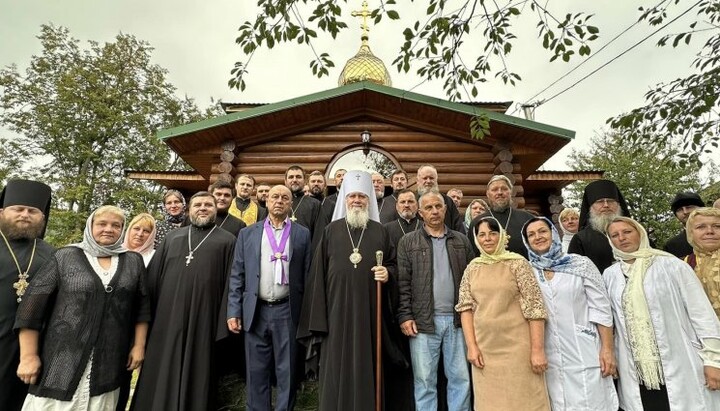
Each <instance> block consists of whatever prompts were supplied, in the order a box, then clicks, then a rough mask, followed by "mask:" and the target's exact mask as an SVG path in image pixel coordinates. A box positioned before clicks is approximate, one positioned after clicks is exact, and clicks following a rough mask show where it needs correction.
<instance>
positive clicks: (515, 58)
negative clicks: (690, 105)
mask: <svg viewBox="0 0 720 411" xmlns="http://www.w3.org/2000/svg"><path fill="white" fill-rule="evenodd" d="M368 1H369V3H370V6H371V7H372V6H373V3H377V2H378V0H368ZM398 2H399V3H407V2H404V1H398ZM421 3H423V4H424V2H422V1H420V0H415V3H413V4H414V5H416V6H419V5H420V4H421ZM549 3H550V6H551V7H552V8H553V9H555V10H559V11H558V15H559V16H563V15H564V14H565V13H567V12H571V11H585V12H589V13H594V14H595V17H594V18H593V20H592V21H593V24H594V25H596V26H599V27H600V29H601V38H600V39H599V40H598V41H597V42H595V44H592V45H591V47H592V48H593V50H597V49H599V48H600V47H601V46H602V45H603V44H605V43H606V42H607V41H609V40H610V39H611V38H612V37H614V36H615V35H616V34H618V33H619V32H621V31H622V30H624V29H625V28H626V27H628V26H630V25H631V24H632V23H633V22H634V21H635V20H637V17H638V11H637V8H638V6H640V5H645V6H648V5H652V4H655V3H656V1H655V0H652V1H637V2H636V1H620V0H609V1H602V2H601V1H597V0H593V1H588V0H564V1H558V0H550V1H549ZM687 3H688V2H681V4H680V5H679V6H676V7H675V8H674V9H671V11H670V13H669V15H670V17H674V16H675V15H677V14H679V13H680V12H681V11H683V10H684V9H685V8H686V7H689V5H688V4H687ZM255 4H256V1H255V0H232V1H231V0H212V1H207V0H203V1H198V0H187V1H169V0H152V1H138V0H122V1H118V0H112V1H111V0H93V1H79V0H63V1H50V0H45V1H37V0H23V1H16V0H0V66H7V65H9V64H12V63H15V64H17V65H18V66H19V67H21V69H23V70H24V68H25V67H26V65H27V63H28V61H29V59H30V57H31V56H32V55H33V54H37V53H39V52H40V44H39V41H38V40H37V39H36V36H37V35H38V33H39V31H40V25H41V24H43V23H53V24H55V25H62V26H65V27H68V28H69V29H70V32H71V35H72V36H73V37H75V38H78V39H80V40H81V41H82V42H83V44H85V45H86V43H85V41H86V40H97V41H112V39H113V37H114V36H115V35H117V33H119V32H123V33H128V34H133V35H135V36H136V37H138V38H140V39H143V40H146V41H147V42H149V43H150V44H151V45H152V46H153V47H154V48H155V52H154V54H153V62H154V63H156V64H159V65H161V66H162V67H164V68H166V69H167V70H169V80H170V82H172V83H173V84H174V85H175V86H176V87H177V88H178V92H179V93H180V94H186V95H188V96H190V97H193V98H195V99H196V100H197V102H198V104H199V105H200V106H201V107H203V106H206V105H208V104H209V103H210V98H215V99H221V100H222V101H226V102H248V103H273V102H277V101H282V100H287V99H290V98H293V97H297V96H302V95H306V94H310V93H314V92H318V91H323V90H327V89H331V88H334V87H337V78H338V76H339V74H340V71H341V70H342V66H343V65H344V63H345V61H347V59H349V58H350V57H352V56H353V55H354V54H355V53H356V52H357V49H358V47H359V45H360V41H359V37H360V29H359V23H360V22H359V20H356V19H353V18H351V17H349V10H350V9H354V10H357V9H359V8H360V4H361V0H349V4H350V7H348V8H347V9H348V10H346V12H348V14H347V17H345V19H346V22H347V23H348V25H349V26H350V27H351V29H352V30H347V31H346V32H344V33H343V34H342V35H341V36H340V37H339V38H338V39H337V40H335V41H334V42H332V43H329V44H328V43H324V44H322V43H321V44H316V48H317V49H318V50H324V49H328V48H330V49H329V50H327V51H330V53H331V56H332V58H333V59H334V61H335V64H336V67H335V68H334V70H333V71H331V75H330V77H329V78H327V77H326V78H323V79H317V78H316V77H314V76H313V75H312V73H311V72H310V69H309V62H310V60H311V59H312V54H311V52H310V51H309V50H308V49H307V48H305V47H297V46H288V45H284V46H281V47H276V48H275V49H273V50H270V51H268V50H262V51H260V52H259V53H258V54H257V55H256V56H255V57H254V58H253V61H252V65H251V66H250V68H249V70H250V75H249V77H248V78H247V83H248V88H247V90H246V91H245V92H244V93H241V92H239V91H237V90H231V89H229V88H228V86H227V81H228V79H229V78H230V70H231V69H232V67H233V64H234V62H236V61H238V60H241V59H243V58H244V56H243V55H242V53H241V50H240V48H239V47H238V46H237V45H236V44H235V38H236V37H237V34H238V32H237V29H238V27H239V26H240V24H241V23H242V22H244V21H245V20H254V16H255V14H256V13H257V9H256V6H255ZM421 9H424V7H421ZM526 11H527V10H526ZM412 13H413V10H405V11H403V10H402V9H401V11H400V14H401V17H403V20H401V21H400V22H399V23H398V22H389V21H387V20H383V22H382V23H381V25H380V26H378V27H374V28H372V29H371V32H370V46H371V49H372V51H373V53H374V54H375V55H376V56H378V57H380V58H381V59H382V60H383V61H384V62H385V63H386V65H387V66H388V69H389V70H390V73H391V76H392V80H393V86H394V87H396V88H399V89H404V90H410V89H412V91H414V92H417V93H421V94H426V95H431V96H435V97H439V98H444V92H443V91H442V85H441V83H439V82H438V83H437V84H422V85H419V86H418V83H419V82H420V81H419V80H418V78H417V77H415V76H413V75H412V74H404V73H403V74H400V73H397V71H396V70H395V69H394V68H393V67H391V66H390V64H391V62H392V60H393V58H394V57H395V56H397V50H398V48H399V45H400V41H401V40H402V39H401V38H399V37H398V34H399V33H400V32H401V31H402V29H403V28H404V27H405V26H406V25H408V24H410V23H412V22H414V19H413V20H412V21H410V19H409V18H406V16H410V15H412ZM526 14H527V13H526ZM694 15H695V13H694V12H691V13H689V14H688V17H690V18H692V17H693V16H694ZM689 21H690V20H689V19H688V18H687V17H686V18H684V19H681V20H679V21H678V22H676V23H674V24H673V25H672V26H670V27H669V28H668V29H666V30H665V31H663V32H661V33H660V34H658V35H656V36H655V37H653V38H651V39H649V40H648V41H646V42H645V43H644V44H643V45H641V46H640V47H638V48H636V49H634V50H633V51H631V52H629V53H628V54H627V55H625V56H624V57H622V58H620V59H618V60H617V61H615V62H613V63H612V64H610V65H609V66H608V67H606V68H605V69H603V70H602V71H600V72H598V73H597V74H595V75H593V76H592V77H590V78H589V79H588V80H586V81H585V82H583V83H581V84H580V85H578V86H575V87H574V88H572V89H571V90H570V91H568V92H566V93H564V94H563V95H561V96H560V97H557V98H555V99H554V100H552V101H551V102H549V103H547V104H544V105H542V106H540V107H539V108H538V109H537V112H536V114H535V120H536V121H539V122H542V123H546V124H551V125H554V126H558V127H563V128H566V129H570V130H574V131H575V132H576V133H577V135H576V138H575V140H574V141H573V142H572V143H571V144H569V145H568V146H567V147H566V148H565V149H563V150H562V151H560V152H559V153H558V154H556V155H555V156H554V157H553V158H552V159H551V160H550V161H549V162H548V163H546V165H545V169H567V168H566V166H565V161H566V156H567V154H569V153H570V148H582V147H584V146H587V144H588V141H589V139H590V138H591V137H592V136H593V135H594V134H595V133H596V132H598V131H599V130H601V128H602V127H604V124H605V121H606V120H607V119H608V118H609V117H612V116H613V115H616V114H619V113H621V112H622V111H625V110H629V109H632V108H634V107H637V106H639V105H641V104H642V103H643V95H644V94H645V93H646V92H647V91H648V90H649V89H650V88H651V87H652V86H653V85H654V84H656V83H658V82H662V81H670V80H673V79H675V78H677V77H680V76H684V75H686V74H687V73H689V71H690V65H691V63H692V60H693V58H694V52H693V50H697V49H699V44H701V43H700V42H699V40H701V39H695V41H694V42H693V43H692V44H693V45H695V47H685V48H679V49H672V48H670V47H664V48H659V47H656V46H655V43H656V42H657V40H658V39H659V38H660V36H661V35H662V34H667V33H673V32H678V31H681V30H682V29H685V28H686V27H687V24H688V22H689ZM523 22H524V26H523V27H518V28H517V29H516V30H515V33H516V34H517V35H518V37H519V38H518V39H517V40H516V41H515V46H514V49H513V53H512V56H511V58H510V60H509V64H510V66H511V67H512V68H513V70H514V71H516V72H518V73H519V74H520V75H521V76H522V78H523V81H521V82H520V83H519V84H518V85H516V86H515V87H512V86H504V85H503V84H502V83H501V82H490V83H488V84H486V85H484V86H483V88H482V89H481V90H480V96H479V97H478V100H480V101H514V102H525V101H526V100H527V99H529V98H530V97H531V96H533V95H534V94H536V93H537V92H538V91H540V90H542V89H543V88H545V86H547V85H549V84H550V83H552V82H553V81H554V80H556V79H557V78H558V77H560V76H561V75H562V74H564V73H565V72H567V71H568V70H570V69H572V68H573V67H574V65H575V64H578V63H579V62H580V60H573V61H572V62H571V63H569V64H563V63H559V62H555V63H549V62H548V60H549V57H550V55H549V54H547V52H546V51H545V50H543V49H542V48H541V46H540V43H539V42H538V40H537V39H536V29H535V23H536V21H535V20H533V19H531V18H530V19H529V18H525V19H524V20H523ZM653 30H654V28H649V27H648V26H647V24H646V23H641V24H638V25H636V26H635V27H634V28H633V29H632V30H630V31H629V32H628V33H626V34H625V35H624V36H623V37H621V38H620V39H619V40H617V41H616V42H615V43H613V45H611V46H610V47H608V48H607V49H605V50H604V51H603V52H602V53H600V54H598V55H597V56H596V57H594V58H593V59H592V60H591V61H590V62H588V63H587V64H585V65H584V66H583V67H582V68H581V69H579V70H578V71H576V72H575V73H573V75H571V76H569V77H568V78H566V79H565V80H564V81H562V82H561V83H559V84H558V85H556V86H555V87H553V88H551V89H550V90H548V91H547V92H545V93H543V94H542V95H541V96H539V97H538V98H539V99H542V98H548V97H550V96H552V95H553V94H555V93H556V92H558V91H560V90H562V89H564V88H565V87H567V86H569V85H571V84H572V83H573V82H574V81H576V80H577V79H579V78H580V77H582V76H584V75H585V74H587V73H589V72H590V71H592V70H593V69H594V68H596V67H598V66H599V65H601V64H603V63H605V62H607V61H608V60H610V59H612V58H613V57H615V56H616V55H618V54H619V53H621V52H622V51H624V50H625V49H627V48H628V47H630V46H631V45H632V44H634V43H635V42H637V41H638V40H640V39H641V38H643V37H645V36H646V35H647V34H649V33H650V32H652V31H653ZM395 39H397V40H395ZM478 47H481V45H478ZM516 115H521V113H520V112H518V113H516Z"/></svg>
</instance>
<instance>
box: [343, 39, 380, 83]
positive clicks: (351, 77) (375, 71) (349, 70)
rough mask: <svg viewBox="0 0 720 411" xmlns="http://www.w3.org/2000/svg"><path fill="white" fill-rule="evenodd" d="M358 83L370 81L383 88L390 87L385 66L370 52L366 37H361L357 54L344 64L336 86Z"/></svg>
mask: <svg viewBox="0 0 720 411" xmlns="http://www.w3.org/2000/svg"><path fill="white" fill-rule="evenodd" d="M359 81H372V82H373V83H377V84H380V85H383V86H392V80H390V73H389V72H388V70H387V68H386V67H385V64H384V63H383V62H382V60H380V59H379V58H377V57H375V55H374V54H373V53H372V51H370V46H369V45H368V42H367V37H363V42H362V45H361V46H360V50H358V52H357V54H356V55H355V56H354V57H352V58H351V59H350V60H348V61H347V63H345V68H343V71H342V73H340V78H339V79H338V86H344V85H346V84H350V83H357V82H359Z"/></svg>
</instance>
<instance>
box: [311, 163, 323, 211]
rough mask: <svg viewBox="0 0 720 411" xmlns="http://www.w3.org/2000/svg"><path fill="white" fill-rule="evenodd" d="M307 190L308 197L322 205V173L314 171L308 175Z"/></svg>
mask: <svg viewBox="0 0 720 411" xmlns="http://www.w3.org/2000/svg"><path fill="white" fill-rule="evenodd" d="M308 188H309V189H310V196H312V197H313V198H314V199H316V200H318V201H319V202H320V203H321V204H322V202H323V200H325V176H324V175H323V173H322V172H320V171H318V170H315V171H313V172H312V173H310V177H309V178H308Z"/></svg>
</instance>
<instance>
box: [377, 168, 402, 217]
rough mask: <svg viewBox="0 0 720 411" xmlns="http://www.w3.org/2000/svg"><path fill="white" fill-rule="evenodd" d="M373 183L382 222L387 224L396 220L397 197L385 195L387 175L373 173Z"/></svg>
mask: <svg viewBox="0 0 720 411" xmlns="http://www.w3.org/2000/svg"><path fill="white" fill-rule="evenodd" d="M372 183H373V189H374V190H375V199H376V200H377V203H378V213H380V223H381V224H385V223H388V222H390V221H394V220H395V219H396V218H397V211H395V197H393V196H386V195H385V177H383V175H382V174H380V173H372Z"/></svg>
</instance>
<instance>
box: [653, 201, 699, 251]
mask: <svg viewBox="0 0 720 411" xmlns="http://www.w3.org/2000/svg"><path fill="white" fill-rule="evenodd" d="M700 207H705V202H704V201H703V200H702V198H700V196H699V195H698V194H697V193H693V192H691V191H687V192H681V193H677V194H676V195H675V198H674V199H673V201H672V203H671V204H670V209H671V210H672V212H673V214H674V215H675V217H676V218H677V219H678V221H680V223H681V224H682V225H683V229H682V230H681V231H680V232H679V233H678V234H677V235H676V236H675V237H673V238H671V239H669V240H668V241H667V242H666V243H665V246H664V247H663V250H665V251H667V252H668V253H670V254H672V255H674V256H675V257H677V258H684V257H685V256H688V255H690V254H692V253H693V248H692V246H691V245H690V243H688V240H687V231H686V230H685V226H686V225H687V220H688V217H690V213H692V212H693V210H695V209H696V208H700Z"/></svg>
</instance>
